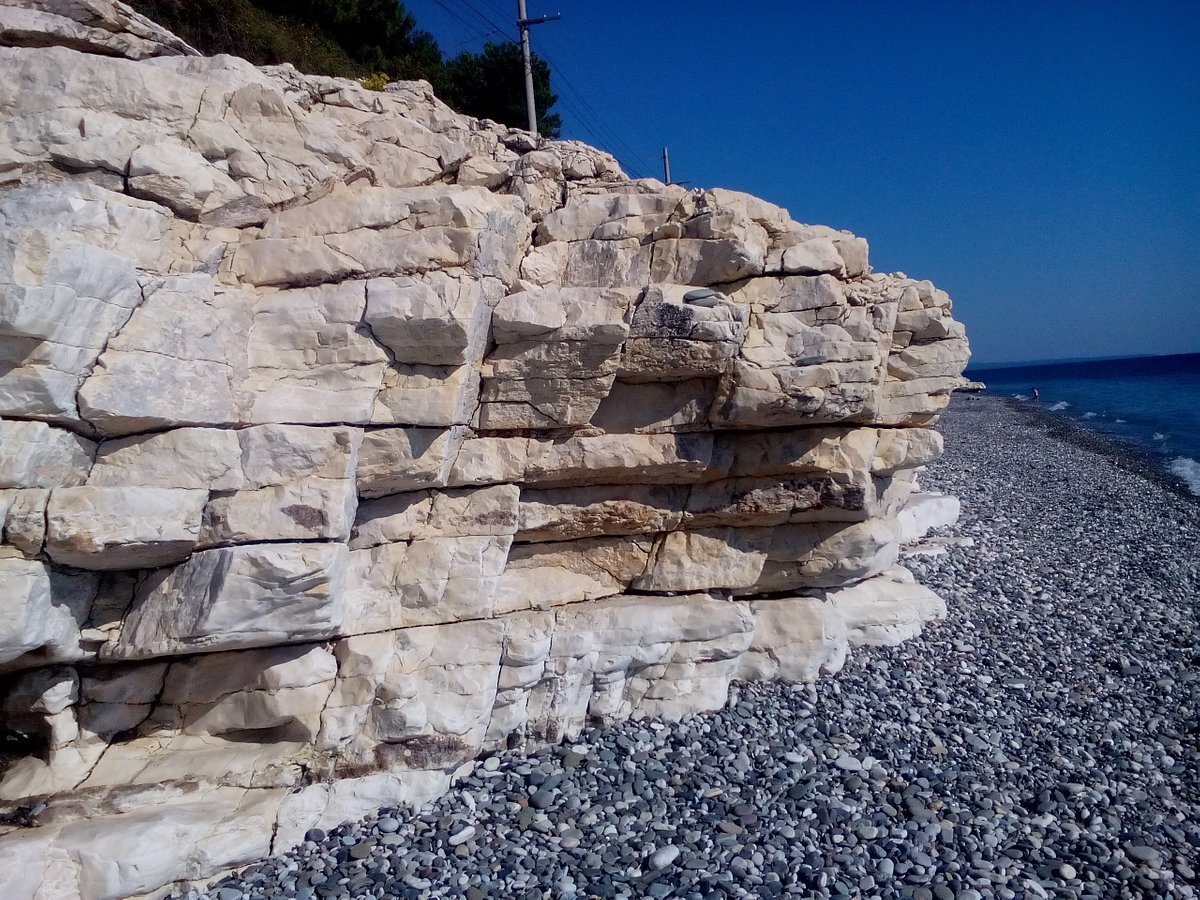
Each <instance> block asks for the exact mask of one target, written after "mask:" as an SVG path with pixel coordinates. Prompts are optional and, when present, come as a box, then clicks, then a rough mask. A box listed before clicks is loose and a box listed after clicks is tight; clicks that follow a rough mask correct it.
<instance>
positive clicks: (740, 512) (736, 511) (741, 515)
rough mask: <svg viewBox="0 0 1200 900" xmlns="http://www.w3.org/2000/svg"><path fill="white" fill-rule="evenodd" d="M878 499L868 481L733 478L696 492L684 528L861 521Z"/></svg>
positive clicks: (821, 477) (810, 477) (824, 477)
mask: <svg viewBox="0 0 1200 900" xmlns="http://www.w3.org/2000/svg"><path fill="white" fill-rule="evenodd" d="M874 500H875V493H874V490H873V485H872V484H871V482H870V481H869V480H864V481H862V482H858V483H855V481H853V480H849V481H848V480H839V479H838V478H836V477H834V476H832V475H829V474H821V475H795V476H790V477H780V476H773V477H771V478H730V479H726V480H724V481H718V482H713V483H710V484H704V485H697V486H696V487H694V488H692V490H691V491H690V493H689V494H688V497H687V500H686V504H687V506H686V510H687V511H686V513H685V514H684V516H683V526H684V527H685V528H689V529H695V528H712V527H715V526H721V525H737V526H758V525H783V524H785V523H789V522H792V523H795V522H856V521H861V520H863V519H865V518H867V517H868V516H869V515H871V513H872V512H873V511H874V505H875V504H874Z"/></svg>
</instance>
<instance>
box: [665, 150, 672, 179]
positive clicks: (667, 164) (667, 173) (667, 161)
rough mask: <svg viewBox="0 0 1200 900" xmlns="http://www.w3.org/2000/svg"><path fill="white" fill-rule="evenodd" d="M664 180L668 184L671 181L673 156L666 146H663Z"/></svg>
mask: <svg viewBox="0 0 1200 900" xmlns="http://www.w3.org/2000/svg"><path fill="white" fill-rule="evenodd" d="M663 180H664V181H665V182H666V183H667V184H670V183H671V156H670V154H669V153H667V148H666V147H663Z"/></svg>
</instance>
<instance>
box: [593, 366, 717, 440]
mask: <svg viewBox="0 0 1200 900" xmlns="http://www.w3.org/2000/svg"><path fill="white" fill-rule="evenodd" d="M717 387H718V381H717V379H714V378H692V379H689V380H687V381H672V382H649V383H646V382H641V383H631V382H628V381H623V380H622V379H620V378H618V379H617V380H616V381H615V382H614V383H613V386H612V388H611V390H610V391H609V393H608V395H607V396H606V397H605V398H604V400H603V401H601V403H600V406H599V408H598V409H597V410H596V413H595V414H594V415H593V416H592V424H593V425H595V426H597V427H599V428H602V429H604V430H605V431H607V432H611V433H614V434H628V433H634V434H674V433H677V432H688V431H692V432H696V431H706V430H708V427H709V425H708V422H709V414H710V410H711V409H712V407H713V404H714V403H715V402H716V397H717Z"/></svg>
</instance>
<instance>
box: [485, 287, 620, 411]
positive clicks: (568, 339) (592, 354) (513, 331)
mask: <svg viewBox="0 0 1200 900" xmlns="http://www.w3.org/2000/svg"><path fill="white" fill-rule="evenodd" d="M630 300H631V297H630V292H628V291H619V290H595V289H586V288H539V289H535V290H531V291H522V292H519V293H516V294H510V295H509V296H507V297H505V298H503V299H502V300H501V301H500V303H499V304H498V305H497V306H496V309H495V312H494V314H493V317H492V335H493V339H494V340H495V342H496V344H497V347H496V349H495V350H494V351H493V352H492V353H491V354H489V355H488V357H487V360H486V363H485V368H484V378H483V385H482V389H481V393H480V399H481V406H480V410H479V427H480V428H485V429H502V430H515V429H522V428H546V427H551V428H553V427H562V426H572V425H582V424H585V423H587V422H588V421H589V420H590V419H591V417H592V414H593V413H594V412H595V411H596V408H597V407H598V406H599V405H600V401H601V400H602V399H603V398H604V396H605V395H606V394H607V393H608V390H609V388H610V387H611V386H612V382H613V378H614V377H615V375H616V372H617V368H618V364H619V359H620V352H621V343H622V342H623V341H624V340H625V337H626V336H627V335H628V333H629V326H628V325H627V324H626V322H625V315H626V311H627V310H628V308H629V304H630Z"/></svg>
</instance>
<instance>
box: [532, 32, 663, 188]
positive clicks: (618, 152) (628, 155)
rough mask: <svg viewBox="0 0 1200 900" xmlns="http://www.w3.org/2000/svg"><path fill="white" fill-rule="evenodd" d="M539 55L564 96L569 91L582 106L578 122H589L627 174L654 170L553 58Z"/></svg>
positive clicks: (637, 175)
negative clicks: (606, 121)
mask: <svg viewBox="0 0 1200 900" xmlns="http://www.w3.org/2000/svg"><path fill="white" fill-rule="evenodd" d="M540 55H541V57H542V58H543V59H545V60H546V63H547V64H548V65H549V66H550V70H551V71H552V72H554V74H556V75H557V76H558V77H559V80H560V82H561V84H562V86H563V92H564V97H565V96H566V95H567V94H566V92H568V91H569V92H570V93H571V94H573V95H574V96H575V99H576V102H577V104H578V106H579V107H581V108H582V110H583V113H584V114H583V116H581V117H580V118H581V122H580V124H581V125H582V124H584V122H585V121H590V122H591V126H592V127H591V128H589V129H588V130H589V131H591V132H592V134H593V135H594V136H597V137H599V139H600V143H602V144H606V145H608V146H609V147H610V148H612V152H613V155H614V156H616V157H617V158H618V162H621V166H622V168H625V169H628V170H629V174H630V175H632V176H633V177H635V178H642V177H644V176H643V175H641V174H639V173H638V170H639V169H641V170H642V171H646V172H652V171H654V166H653V164H647V162H646V159H645V158H644V157H643V156H642V155H641V154H640V153H638V152H637V151H636V150H634V149H633V147H632V146H630V145H629V143H628V142H627V141H625V140H624V139H623V138H622V137H621V136H620V135H619V134H617V132H616V131H615V130H613V129H612V128H610V127H609V126H608V125H607V124H606V123H605V121H604V119H603V118H602V117H601V116H600V114H599V113H598V112H596V109H595V107H593V106H592V105H591V104H590V103H589V102H588V100H587V98H586V97H585V96H584V95H583V92H582V91H580V90H579V88H577V87H576V86H575V83H574V82H573V81H571V79H570V78H568V77H567V75H566V73H565V72H563V70H562V69H561V68H559V67H558V66H557V65H555V63H554V62H553V60H551V59H550V58H549V57H548V56H546V55H545V54H544V53H543V54H540ZM622 158H623V159H622ZM633 163H637V166H636V167H635V166H634V165H633Z"/></svg>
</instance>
